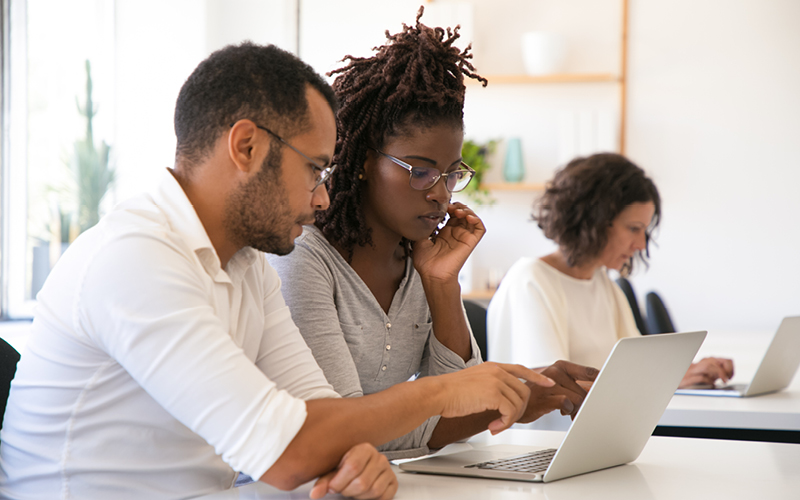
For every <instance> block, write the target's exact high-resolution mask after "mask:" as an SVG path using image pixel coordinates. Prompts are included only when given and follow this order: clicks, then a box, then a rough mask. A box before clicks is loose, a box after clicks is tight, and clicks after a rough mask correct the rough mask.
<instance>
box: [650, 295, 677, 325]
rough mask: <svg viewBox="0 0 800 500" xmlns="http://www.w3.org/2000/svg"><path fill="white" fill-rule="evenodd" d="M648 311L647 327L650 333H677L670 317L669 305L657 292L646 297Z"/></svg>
mask: <svg viewBox="0 0 800 500" xmlns="http://www.w3.org/2000/svg"><path fill="white" fill-rule="evenodd" d="M644 301H645V309H646V311H647V329H648V331H649V332H650V333H675V332H676V331H677V330H676V329H675V325H674V324H673V323H672V318H670V317H669V311H668V310H667V306H665V305H664V301H663V300H661V297H659V296H658V294H657V293H656V292H650V293H648V294H647V295H646V296H645V298H644Z"/></svg>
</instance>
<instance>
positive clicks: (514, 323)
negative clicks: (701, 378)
mask: <svg viewBox="0 0 800 500" xmlns="http://www.w3.org/2000/svg"><path fill="white" fill-rule="evenodd" d="M637 335H639V331H638V330H637V328H636V322H635V320H634V319H633V313H632V312H631V309H630V305H629V304H628V301H627V299H626V298H625V294H624V293H623V292H622V290H621V289H620V288H619V287H618V286H617V285H616V284H615V283H614V282H613V281H612V280H611V279H610V278H609V277H608V273H607V271H606V268H605V267H601V268H599V269H597V270H596V271H595V273H594V275H593V276H592V277H591V278H590V279H588V280H583V279H577V278H573V277H571V276H569V275H566V274H564V273H562V272H561V271H558V270H557V269H555V268H554V267H552V266H550V265H549V264H547V263H545V262H544V261H542V260H541V259H533V258H522V259H520V260H518V261H517V262H516V263H514V265H513V266H511V269H509V271H508V273H506V276H505V277H504V278H503V281H502V282H501V283H500V286H499V287H498V289H497V292H496V293H495V294H494V297H493V298H492V301H491V303H490V304H489V308H488V311H487V343H488V345H487V351H488V353H489V358H490V360H492V361H499V362H504V363H519V364H522V365H526V366H531V367H538V366H547V365H550V364H552V363H554V362H555V361H558V360H559V359H565V360H568V361H572V362H574V363H578V364H581V365H586V366H593V367H596V368H601V367H602V366H603V363H604V362H605V360H606V358H607V357H608V355H609V353H610V352H611V349H612V348H613V347H614V344H615V343H616V342H617V340H619V339H620V338H622V337H633V336H637Z"/></svg>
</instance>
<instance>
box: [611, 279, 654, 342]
mask: <svg viewBox="0 0 800 500" xmlns="http://www.w3.org/2000/svg"><path fill="white" fill-rule="evenodd" d="M617 285H619V287H620V288H622V291H623V292H624V293H625V297H626V298H627V299H628V305H629V306H631V312H633V319H634V320H636V328H638V329H639V333H641V334H642V335H647V334H648V333H651V332H649V331H648V330H647V325H646V324H645V322H644V318H642V310H641V309H639V303H638V302H637V301H636V294H635V293H633V286H631V282H630V281H628V280H627V279H625V278H618V279H617Z"/></svg>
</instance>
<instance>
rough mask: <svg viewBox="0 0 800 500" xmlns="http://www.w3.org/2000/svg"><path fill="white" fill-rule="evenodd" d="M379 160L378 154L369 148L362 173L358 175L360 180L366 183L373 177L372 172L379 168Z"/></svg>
mask: <svg viewBox="0 0 800 500" xmlns="http://www.w3.org/2000/svg"><path fill="white" fill-rule="evenodd" d="M379 158H380V156H379V155H378V153H376V152H375V151H373V150H372V149H371V148H367V157H366V158H364V165H362V166H361V171H360V172H359V173H358V180H361V181H365V180H367V179H369V178H370V177H371V174H372V172H374V171H375V169H376V168H377V167H378V159H379Z"/></svg>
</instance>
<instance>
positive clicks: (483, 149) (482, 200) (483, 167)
mask: <svg viewBox="0 0 800 500" xmlns="http://www.w3.org/2000/svg"><path fill="white" fill-rule="evenodd" d="M496 146H497V141H496V140H491V141H489V142H487V143H485V144H480V143H478V142H476V141H473V140H466V141H464V144H463V145H462V146H461V159H462V160H463V161H464V163H466V164H467V165H469V166H470V167H472V168H473V169H474V170H475V175H473V176H472V182H470V183H469V184H468V185H467V187H466V188H464V191H462V193H464V194H465V195H466V196H467V197H468V198H470V199H471V200H472V201H473V202H475V203H476V204H478V205H491V204H493V203H494V202H495V200H494V198H492V195H491V193H489V191H488V190H487V189H485V188H484V187H483V185H482V184H483V176H484V174H486V172H487V171H488V170H489V168H491V165H490V164H489V161H488V159H487V156H488V155H490V154H491V153H492V152H494V149H495V147H496Z"/></svg>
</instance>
